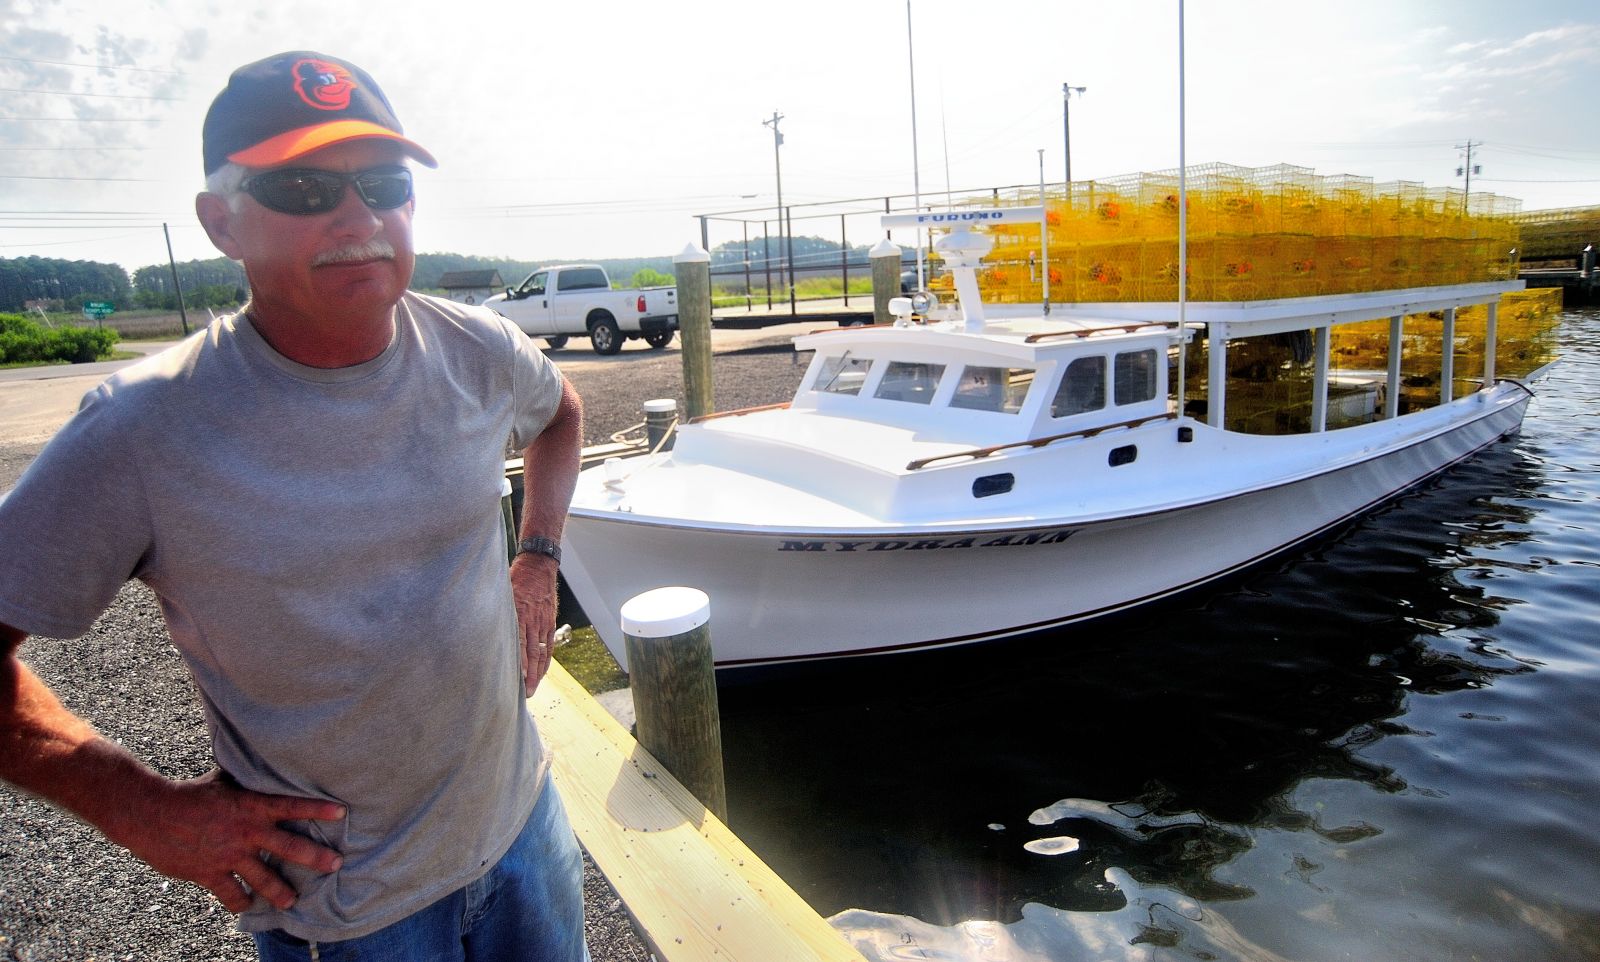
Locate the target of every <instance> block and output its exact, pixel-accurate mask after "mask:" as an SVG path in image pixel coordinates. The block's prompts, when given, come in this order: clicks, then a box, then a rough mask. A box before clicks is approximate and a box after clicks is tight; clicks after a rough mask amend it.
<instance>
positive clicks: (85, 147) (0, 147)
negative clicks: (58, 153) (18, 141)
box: [0, 144, 151, 150]
mask: <svg viewBox="0 0 1600 962" xmlns="http://www.w3.org/2000/svg"><path fill="white" fill-rule="evenodd" d="M149 149H151V148H149V147H96V146H93V145H90V144H70V145H66V146H59V147H34V146H25V145H19V146H12V145H9V144H8V145H0V150H149Z"/></svg>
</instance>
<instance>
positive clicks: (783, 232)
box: [761, 110, 794, 304]
mask: <svg viewBox="0 0 1600 962" xmlns="http://www.w3.org/2000/svg"><path fill="white" fill-rule="evenodd" d="M782 119H783V114H780V113H778V112H777V111H776V110H774V111H773V112H772V119H771V120H763V121H762V122H761V126H763V127H771V128H772V163H773V166H774V168H776V170H777V172H778V240H779V243H778V251H779V254H780V256H781V255H782V252H783V251H784V250H786V249H787V244H786V243H785V241H786V240H787V239H788V236H789V231H788V229H787V228H786V227H785V226H784V224H785V221H786V220H787V218H786V217H784V213H783V157H782V155H781V154H780V153H779V151H778V148H779V147H782V146H783V134H781V133H779V132H778V121H780V120H782ZM789 261H790V263H789V300H790V302H791V304H792V303H793V301H794V262H793V258H792V257H791V258H789ZM778 276H779V278H780V279H781V278H782V277H783V273H782V272H781V271H780V272H779V274H778ZM771 294H772V292H771V291H770V290H769V291H767V295H768V297H770V296H771Z"/></svg>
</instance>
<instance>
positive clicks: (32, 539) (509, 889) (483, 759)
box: [0, 52, 587, 962]
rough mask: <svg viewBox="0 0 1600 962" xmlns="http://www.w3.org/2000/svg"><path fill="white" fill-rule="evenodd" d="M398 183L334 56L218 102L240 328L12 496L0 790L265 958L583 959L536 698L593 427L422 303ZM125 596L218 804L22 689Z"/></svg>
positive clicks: (242, 87) (60, 446)
mask: <svg viewBox="0 0 1600 962" xmlns="http://www.w3.org/2000/svg"><path fill="white" fill-rule="evenodd" d="M407 158H409V159H413V160H416V161H419V162H421V163H423V164H426V165H428V166H434V160H433V158H432V156H431V155H429V154H428V152H427V151H426V150H424V149H423V148H422V147H420V146H418V145H417V144H416V143H414V142H412V141H410V140H408V139H406V138H405V137H404V134H403V131H402V128H401V126H400V123H399V121H398V120H397V119H396V118H395V116H394V113H393V111H392V109H391V108H390V106H389V103H388V101H387V100H386V99H385V98H384V96H383V94H382V93H381V92H380V91H379V89H378V86H377V84H375V83H374V82H373V81H372V78H371V77H369V76H368V75H367V74H366V73H365V72H363V71H362V70H360V69H359V68H357V67H355V66H354V65H352V64H349V63H347V62H345V61H342V60H338V59H336V58H333V57H329V56H325V55H322V54H317V53H309V52H295V53H286V54H281V55H279V56H275V57H270V58H268V59H266V60H262V61H259V62H257V63H254V64H251V65H249V66H246V67H242V68H240V69H239V70H238V71H236V72H235V73H234V74H233V76H232V77H231V78H230V80H229V83H228V86H227V87H226V88H225V89H224V90H223V91H222V93H221V94H220V95H218V97H217V99H216V101H215V102H214V103H213V104H212V106H211V110H210V112H209V113H208V114H207V117H206V123H205V130H204V159H205V170H206V175H207V182H206V184H207V191H206V192H205V193H202V194H201V195H200V196H199V197H198V198H197V199H196V204H195V206H196V211H197V213H198V215H199V218H200V221H201V223H202V224H203V225H204V227H205V229H206V232H207V234H208V235H209V236H210V237H211V239H212V241H213V243H215V244H216V246H217V247H218V249H220V250H221V251H222V252H223V253H225V254H227V255H228V256H229V257H231V258H234V259H236V260H239V261H241V262H242V263H243V264H244V267H245V272H246V274H247V275H248V277H249V280H250V300H249V303H248V304H247V305H246V306H245V308H244V309H243V310H242V311H241V312H240V313H239V314H238V315H236V316H233V317H230V318H225V319H223V320H221V321H218V322H217V323H215V324H213V325H212V326H211V327H210V328H208V329H207V330H205V331H203V332H200V333H199V334H197V335H196V336H194V337H192V338H190V339H188V340H186V341H185V342H184V343H183V344H182V345H180V346H178V347H176V348H174V349H172V350H171V351H168V352H165V353H164V354H162V355H160V356H158V357H156V358H153V359H151V360H150V361H147V362H144V363H141V364H139V365H136V366H134V367H132V368H128V369H126V370H124V371H122V372H120V373H119V374H117V375H115V376H113V377H112V378H111V379H109V380H108V381H107V382H106V383H105V384H103V385H101V386H100V387H99V388H97V389H96V390H94V391H92V392H90V394H89V395H87V396H86V397H85V398H84V402H83V404H82V406H81V408H80V410H79V412H78V414H77V415H76V416H75V417H74V418H73V419H72V421H70V422H69V423H68V424H67V425H66V426H65V427H64V428H63V429H62V431H61V432H60V434H59V435H58V436H57V437H56V438H55V439H53V440H52V442H51V443H50V445H49V446H47V448H46V449H45V451H44V452H43V453H41V454H40V456H39V458H38V460H37V461H36V462H35V463H34V464H33V465H32V466H31V467H30V468H29V470H28V472H27V473H26V474H25V475H24V476H23V478H22V480H21V481H20V482H19V483H18V486H17V488H16V489H15V490H14V491H13V492H11V494H10V495H9V496H7V497H6V498H4V499H3V500H0V545H4V550H0V655H3V656H4V661H3V662H0V776H3V777H4V778H6V779H7V780H9V781H11V782H13V783H15V784H17V785H19V786H20V787H22V788H24V789H26V790H29V791H32V792H34V793H36V794H38V795H41V796H43V797H44V798H46V799H48V800H51V801H53V802H54V803H56V804H58V805H60V806H62V807H64V808H66V809H68V810H70V811H72V812H73V813H75V814H77V815H78V816H79V817H81V818H83V819H85V820H86V821H88V822H89V823H91V824H93V825H94V826H96V827H97V828H98V829H99V830H101V831H102V832H103V833H104V834H105V835H106V836H107V837H108V838H109V839H111V840H112V841H113V842H116V843H118V844H120V845H123V846H125V847H127V848H128V849H129V850H130V851H131V852H132V853H133V854H134V855H136V856H138V857H139V858H141V859H143V860H145V861H146V862H148V863H149V864H150V865H152V866H153V867H155V868H156V869H157V870H158V871H161V872H163V873H165V874H167V875H170V876H173V877H176V878H182V879H188V880H191V881H194V882H197V883H198V884H200V885H202V886H204V887H205V888H207V889H209V890H210V891H211V892H212V893H213V894H214V895H215V896H216V897H217V898H218V899H219V900H220V901H221V902H222V904H223V905H224V906H226V907H227V908H228V909H230V910H231V911H234V912H238V913H241V914H240V918H239V924H240V926H241V928H243V929H245V930H247V931H249V932H251V933H252V934H253V935H254V937H255V939H256V944H257V948H258V951H259V953H260V955H261V957H262V958H263V959H271V960H276V959H321V960H330V962H331V960H333V959H339V958H354V957H357V956H358V955H359V956H360V957H362V958H381V959H386V960H406V959H424V958H426V959H474V960H477V959H493V960H502V959H562V960H566V959H585V958H587V950H586V949H585V947H584V944H583V933H582V896H581V890H580V885H581V864H580V860H579V855H578V852H577V846H576V844H575V842H574V839H573V837H572V832H571V828H570V827H569V825H568V823H567V820H566V815H565V813H564V812H563V811H562V808H561V802H560V798H559V797H558V796H557V794H556V792H555V790H554V789H553V788H551V787H550V786H549V784H548V782H549V778H548V777H547V773H548V760H547V757H546V753H545V751H544V749H543V748H542V747H541V745H540V743H539V738H538V735H537V733H536V732H535V730H534V728H533V724H532V721H531V720H530V718H529V717H528V714H527V712H526V710H525V709H524V706H523V701H522V700H523V698H524V697H525V695H527V694H529V693H531V692H532V690H533V688H534V686H535V685H537V684H538V682H539V679H540V678H541V677H542V676H543V675H544V673H545V670H546V669H547V668H548V666H549V659H550V648H549V646H550V643H551V634H552V629H553V627H554V621H555V604H556V602H555V586H556V566H557V564H558V563H559V559H560V550H559V548H558V547H557V544H558V542H559V541H560V537H561V530H562V522H563V520H564V517H565V513H566V507H567V504H568V501H569V500H570V498H571V494H572V488H573V484H574V481H575V478H576V475H577V462H578V445H579V443H580V440H581V437H582V431H581V427H580V419H581V414H580V406H579V401H578V397H577V395H576V393H575V392H574V391H573V389H572V387H571V385H570V384H568V383H567V382H566V380H565V379H564V378H563V377H562V376H561V374H560V373H559V372H558V371H557V370H556V369H555V367H554V365H553V364H551V363H550V362H549V361H548V360H547V359H546V358H545V357H544V356H543V355H542V354H540V353H539V352H538V351H537V350H536V349H535V348H533V347H532V346H531V344H530V342H529V341H528V339H527V338H526V337H523V336H522V335H521V334H520V332H518V331H517V330H516V329H515V328H514V327H513V326H511V325H510V324H509V323H507V322H506V321H504V320H503V319H502V318H499V317H498V316H497V315H494V314H493V313H491V312H489V311H486V310H484V309H483V308H472V307H466V306H464V305H459V304H452V303H450V302H448V301H441V300H437V299H433V298H428V297H423V296H420V295H416V294H412V293H409V292H408V291H407V290H406V287H407V285H408V284H409V282H410V280H411V271H412V266H413V261H414V258H413V254H412V249H411V229H410V228H411V215H412V210H413V201H412V192H411V177H410V171H409V170H408V169H407V168H406V167H405V166H404V165H403V161H404V160H406V159H407ZM508 439H509V440H510V441H511V443H512V444H513V445H515V446H516V447H517V448H520V449H521V450H522V451H523V458H524V462H525V465H526V482H525V485H526V490H525V500H524V509H523V517H522V529H521V535H522V540H521V547H522V549H523V550H522V553H520V554H518V556H517V557H516V559H515V560H514V561H513V562H512V565H511V571H510V576H509V578H508V577H507V573H506V566H505V557H506V556H505V551H506V545H505V543H504V534H503V532H504V527H503V525H502V524H501V523H500V517H501V516H500V513H499V492H500V485H501V479H502V477H503V470H502V468H503V457H504V451H505V446H506V443H507V440H508ZM129 578H138V579H140V580H142V581H144V582H145V583H146V584H147V585H149V586H150V587H151V588H152V589H153V590H154V592H155V593H156V595H157V597H158V598H159V600H160V602H161V606H162V610H163V613H164V615H165V617H166V621H167V624H168V627H169V629H170V631H171V634H172V638H173V642H174V644H175V645H176V647H177V648H178V649H179V651H180V652H181V653H182V655H183V657H184V659H185V662H186V664H187V665H188V667H189V668H190V670H191V672H192V673H193V676H194V680H195V684H196V687H197V688H198V690H199V692H200V696H201V700H202V703H203V707H204V709H205V714H206V720H207V723H208V727H209V729H210V732H211V739H212V748H213V752H214V754H215V757H216V761H217V764H218V768H217V770H216V771H214V772H212V773H210V774H208V775H206V776H203V777H201V778H197V779H192V780H188V781H181V782H176V781H171V780H168V779H166V778H163V777H162V776H160V775H158V774H156V773H155V772H153V771H152V770H151V769H149V768H148V767H147V766H145V765H144V764H143V763H142V762H140V761H139V760H138V759H136V758H134V757H133V756H132V755H130V754H129V753H127V752H126V751H124V750H123V749H122V748H120V747H119V746H117V745H114V744H112V743H110V742H108V741H107V740H105V739H104V738H101V737H100V736H98V735H97V734H96V733H95V732H94V731H93V729H92V728H90V727H89V725H88V724H87V723H85V722H84V721H82V720H80V719H78V718H76V717H74V716H72V715H71V714H70V713H68V712H67V711H66V710H65V709H64V708H63V707H62V706H61V704H60V703H59V702H58V701H57V700H56V699H55V697H54V696H53V694H52V693H51V692H50V691H49V690H48V689H47V688H46V687H45V685H44V684H43V683H42V682H41V681H40V680H39V679H38V678H37V677H36V676H35V675H34V674H33V673H32V672H31V671H29V670H28V668H27V667H26V666H24V665H23V664H22V663H21V662H20V661H19V660H18V659H17V656H16V652H17V648H18V646H19V645H20V644H21V643H22V641H23V640H24V639H25V638H26V637H27V636H28V635H29V634H46V635H51V636H55V637H76V636H77V635H80V634H82V633H83V632H84V631H86V630H87V629H88V628H89V627H90V626H91V624H92V623H93V621H94V619H95V618H96V617H97V616H98V614H99V612H101V611H102V610H104V608H105V607H106V605H107V604H109V602H110V601H111V599H112V598H113V597H114V595H115V594H116V592H117V590H118V589H119V587H120V586H121V584H122V583H123V582H124V581H126V580H127V579H129Z"/></svg>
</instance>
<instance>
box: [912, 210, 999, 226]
mask: <svg viewBox="0 0 1600 962" xmlns="http://www.w3.org/2000/svg"><path fill="white" fill-rule="evenodd" d="M1001 219H1003V218H1002V215H1001V213H1000V212H999V211H997V210H993V211H990V210H964V211H961V212H959V213H950V214H918V215H917V223H919V224H956V223H961V224H968V223H979V224H981V223H983V222H984V221H988V220H1001Z"/></svg>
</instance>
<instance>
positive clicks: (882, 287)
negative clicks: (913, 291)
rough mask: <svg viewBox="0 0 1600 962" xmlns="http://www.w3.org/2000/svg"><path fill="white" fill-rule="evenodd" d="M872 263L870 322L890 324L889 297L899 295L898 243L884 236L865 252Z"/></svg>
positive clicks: (892, 319)
mask: <svg viewBox="0 0 1600 962" xmlns="http://www.w3.org/2000/svg"><path fill="white" fill-rule="evenodd" d="M867 259H868V261H869V262H870V263H871V264H872V323H874V324H892V323H894V318H893V317H891V316H890V315H889V298H891V297H899V296H900V245H899V244H896V243H895V242H894V241H892V240H890V239H889V238H887V237H885V238H884V239H883V240H881V241H878V243H877V244H876V245H875V246H874V247H873V248H872V250H870V251H868V252H867Z"/></svg>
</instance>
